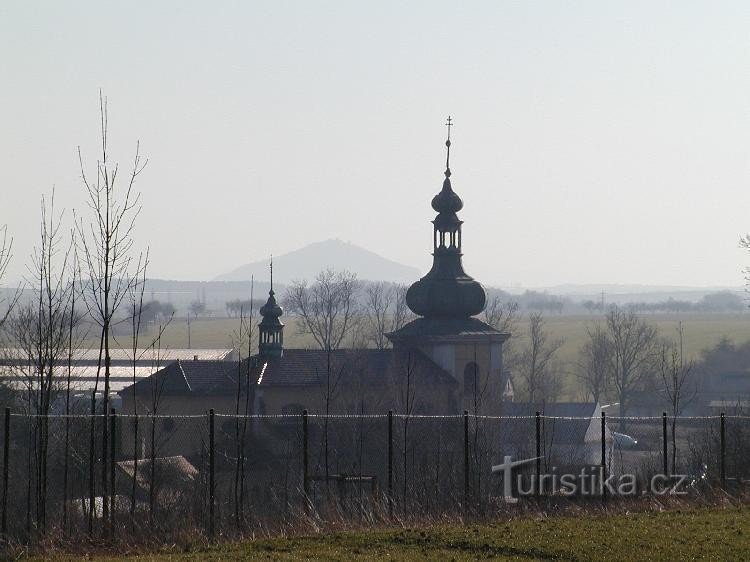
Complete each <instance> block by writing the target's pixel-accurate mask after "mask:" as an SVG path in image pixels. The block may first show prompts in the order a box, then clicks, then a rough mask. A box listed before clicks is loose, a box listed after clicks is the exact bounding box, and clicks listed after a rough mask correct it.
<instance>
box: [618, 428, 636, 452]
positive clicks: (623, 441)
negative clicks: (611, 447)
mask: <svg viewBox="0 0 750 562" xmlns="http://www.w3.org/2000/svg"><path fill="white" fill-rule="evenodd" d="M612 439H614V442H615V445H616V446H617V447H619V448H620V449H634V448H635V447H636V446H637V445H638V440H637V439H635V438H633V437H631V436H630V435H625V434H624V433H617V432H616V431H613V432H612Z"/></svg>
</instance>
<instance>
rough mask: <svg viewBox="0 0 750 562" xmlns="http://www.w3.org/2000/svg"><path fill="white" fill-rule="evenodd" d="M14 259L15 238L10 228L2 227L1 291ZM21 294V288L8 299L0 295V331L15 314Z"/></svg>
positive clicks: (0, 229)
mask: <svg viewBox="0 0 750 562" xmlns="http://www.w3.org/2000/svg"><path fill="white" fill-rule="evenodd" d="M12 257H13V238H12V237H9V236H8V226H7V225H3V226H0V291H2V289H3V287H2V282H3V278H4V277H5V274H6V272H7V270H8V264H9V263H10V259H11V258H12ZM20 294H21V290H20V287H19V288H18V289H17V290H16V291H15V292H14V293H13V294H12V295H11V296H10V297H6V296H4V295H3V294H2V293H0V331H2V329H3V326H4V325H5V322H6V321H7V320H8V318H9V317H10V314H11V312H13V307H14V305H15V304H16V302H18V298H19V296H20Z"/></svg>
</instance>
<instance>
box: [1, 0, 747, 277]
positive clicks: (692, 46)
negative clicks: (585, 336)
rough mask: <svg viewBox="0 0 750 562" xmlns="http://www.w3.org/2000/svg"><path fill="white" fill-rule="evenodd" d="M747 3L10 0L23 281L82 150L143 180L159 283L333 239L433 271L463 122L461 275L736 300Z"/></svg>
mask: <svg viewBox="0 0 750 562" xmlns="http://www.w3.org/2000/svg"><path fill="white" fill-rule="evenodd" d="M748 29H750V4H749V3H747V2H744V1H736V2H728V1H727V2H720V1H711V2H709V1H706V2H692V1H687V0H685V1H681V2H659V1H656V0H649V1H644V2H640V1H629V2H602V1H601V0H594V1H566V2H559V1H549V2H545V1H518V2H509V1H498V0H494V1H488V2H440V1H434V0H433V1H425V2H353V1H341V2H333V1H311V0H308V1H304V2H282V1H278V0H277V1H269V2H251V1H247V0H245V1H241V2H218V1H217V2H188V1H185V0H182V1H179V2H167V1H160V2H137V1H130V2H119V3H117V2H101V1H98V2H75V1H72V2H34V1H13V0H4V1H3V2H2V3H0V53H1V54H0V225H2V224H7V225H8V230H9V232H10V233H11V234H12V235H13V236H14V238H15V248H14V250H15V252H14V253H15V256H14V259H13V261H12V263H11V266H10V269H9V275H10V277H11V278H19V277H20V276H21V275H23V273H24V271H25V268H26V265H25V264H26V263H27V262H28V259H27V258H28V256H29V254H30V253H31V250H32V247H33V245H34V243H35V241H36V237H37V234H38V220H39V219H38V217H39V204H40V198H41V196H42V194H45V193H46V194H49V193H50V192H51V191H52V188H53V186H54V189H55V193H56V200H57V206H58V208H60V209H62V208H64V209H65V211H66V213H67V214H66V220H68V221H69V220H70V216H71V212H72V210H73V209H75V210H76V212H77V213H79V214H80V215H82V216H86V212H87V209H86V207H85V199H84V191H83V186H82V184H81V181H80V171H79V168H78V158H77V149H78V147H79V146H80V148H81V151H82V153H83V157H84V162H85V163H86V165H87V166H89V167H90V166H91V165H93V164H92V163H94V162H95V161H96V149H97V143H98V134H99V133H98V126H99V121H98V120H99V116H98V95H99V90H100V89H101V90H102V91H103V92H104V94H105V95H106V96H107V98H108V104H109V129H110V145H111V154H112V155H113V157H114V159H116V160H117V161H118V162H120V163H121V167H122V168H123V169H127V167H128V166H129V163H130V161H131V160H132V157H133V153H134V149H135V144H136V141H140V147H141V153H142V154H143V155H145V156H147V157H148V158H149V163H148V166H147V168H146V170H145V171H144V172H143V174H142V175H141V176H140V177H139V179H138V182H137V184H136V187H137V189H139V190H140V191H141V193H142V198H143V199H142V201H143V209H142V212H141V215H140V216H139V218H138V222H137V226H136V234H135V238H136V247H138V248H145V247H146V246H148V247H149V248H150V254H151V266H150V276H151V277H158V278H169V279H191V280H207V279H211V278H213V277H214V276H216V275H219V274H221V273H224V272H226V271H229V270H232V269H234V268H235V267H237V266H238V265H240V264H243V263H247V262H251V261H255V260H257V259H262V258H263V257H265V256H267V255H269V254H271V253H273V254H277V255H278V254H282V253H285V252H288V251H291V250H294V249H296V248H299V247H300V246H303V245H305V244H307V243H309V242H314V241H320V240H324V239H328V238H340V239H342V240H346V241H350V242H352V243H354V244H358V245H360V246H364V247H366V248H368V249H370V250H372V251H375V252H377V253H379V254H381V255H383V256H385V257H388V258H390V259H394V260H396V261H400V262H402V263H406V264H411V265H414V266H416V267H418V268H420V269H421V270H422V271H426V270H427V269H429V266H430V263H431V257H430V250H431V240H432V226H431V225H430V223H429V221H430V220H431V219H432V218H433V215H434V213H433V211H432V210H431V209H430V205H429V203H430V199H431V198H432V196H433V195H434V194H435V193H437V192H438V191H439V189H440V187H441V185H442V179H443V176H442V173H443V167H444V158H445V154H444V150H445V147H444V141H445V127H444V122H445V117H446V115H448V114H451V115H452V116H453V118H454V122H455V127H454V128H453V131H452V141H453V145H452V149H451V169H452V172H453V175H452V178H451V179H452V181H453V187H454V189H455V190H456V192H457V193H459V195H460V196H461V197H462V198H463V200H464V203H465V206H464V210H463V211H462V213H461V218H462V219H463V220H464V221H465V224H464V231H463V246H464V254H465V255H464V265H465V267H466V270H467V272H468V273H470V274H471V275H473V276H474V277H476V278H478V279H479V280H481V281H482V282H484V283H485V284H487V285H495V286H505V287H518V286H524V287H538V286H553V285H558V284H564V283H566V284H567V283H572V284H584V283H635V284H653V285H684V286H721V285H726V286H739V285H741V284H742V283H743V273H742V270H743V267H745V266H746V265H750V256H749V255H747V254H746V252H744V251H743V250H741V249H739V248H738V239H739V237H740V236H741V235H743V234H744V233H746V232H748V231H750V215H749V214H748V212H747V211H748V209H749V208H750V189H748V182H749V181H750V158H749V156H750V154H749V152H750V34H749V33H748V32H747V30H748Z"/></svg>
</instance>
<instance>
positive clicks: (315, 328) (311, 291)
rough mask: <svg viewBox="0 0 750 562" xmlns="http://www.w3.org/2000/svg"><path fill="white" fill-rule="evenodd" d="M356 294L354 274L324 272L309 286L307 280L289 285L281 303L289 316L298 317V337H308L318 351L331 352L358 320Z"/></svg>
mask: <svg viewBox="0 0 750 562" xmlns="http://www.w3.org/2000/svg"><path fill="white" fill-rule="evenodd" d="M358 291H359V282H358V281H357V276H356V275H355V274H354V273H351V272H348V271H339V272H336V271H334V270H333V269H325V270H323V271H321V272H320V273H319V274H318V276H317V277H316V278H315V282H314V283H313V284H312V285H308V283H307V281H296V282H294V283H292V285H291V286H290V287H289V288H288V289H287V291H286V295H285V298H284V304H285V306H286V308H287V310H288V311H289V312H290V313H292V314H296V315H297V316H299V318H300V322H299V323H298V325H297V326H298V330H299V332H300V333H301V334H309V335H311V336H312V337H313V339H314V340H315V343H316V344H317V345H318V346H319V347H320V349H323V350H333V349H338V348H339V347H340V346H341V343H342V342H343V341H344V338H345V337H346V336H347V335H349V334H350V333H353V332H354V329H355V328H356V325H357V322H358V321H359V310H358V306H357V294H358Z"/></svg>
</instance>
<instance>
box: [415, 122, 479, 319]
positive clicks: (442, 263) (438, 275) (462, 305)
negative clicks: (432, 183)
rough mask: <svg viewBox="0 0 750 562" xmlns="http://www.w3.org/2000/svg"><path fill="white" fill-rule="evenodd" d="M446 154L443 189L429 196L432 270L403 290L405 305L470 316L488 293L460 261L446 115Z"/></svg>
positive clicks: (426, 313) (436, 314)
mask: <svg viewBox="0 0 750 562" xmlns="http://www.w3.org/2000/svg"><path fill="white" fill-rule="evenodd" d="M447 125H448V140H447V141H446V143H445V146H446V147H447V157H446V165H445V168H446V169H445V181H443V189H442V190H441V191H440V193H438V194H437V195H436V196H435V197H434V198H433V199H432V208H433V209H435V211H437V213H438V215H437V216H436V217H435V219H434V220H433V221H432V224H433V225H434V237H433V240H434V251H433V254H432V255H433V262H432V269H430V271H429V273H428V274H427V275H425V276H424V277H422V279H420V280H419V281H417V282H416V283H414V284H413V285H412V286H411V287H409V290H408V291H407V293H406V304H407V305H408V306H409V308H410V309H411V310H412V311H413V312H414V313H416V314H418V315H419V316H423V317H425V318H443V319H446V318H454V319H459V318H469V317H471V316H475V315H477V314H479V313H481V312H482V311H483V310H484V307H485V304H486V301H487V295H486V293H485V291H484V287H482V285H481V284H480V283H479V282H477V281H475V280H474V279H473V278H472V277H470V276H469V275H467V274H466V272H464V269H463V265H462V263H461V256H462V255H463V254H462V253H461V225H462V224H463V221H461V220H460V219H459V218H458V215H457V214H456V213H457V212H458V211H460V210H461V209H462V208H463V201H461V198H460V197H459V196H458V195H457V194H456V193H455V192H454V191H453V188H452V187H451V181H450V176H451V171H450V147H451V142H450V127H451V126H452V122H451V118H450V117H449V118H448V123H447Z"/></svg>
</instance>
